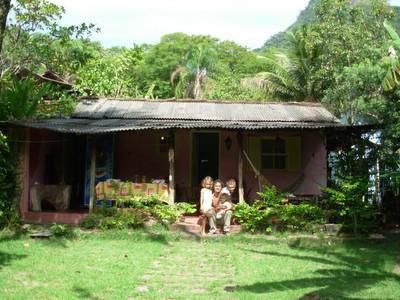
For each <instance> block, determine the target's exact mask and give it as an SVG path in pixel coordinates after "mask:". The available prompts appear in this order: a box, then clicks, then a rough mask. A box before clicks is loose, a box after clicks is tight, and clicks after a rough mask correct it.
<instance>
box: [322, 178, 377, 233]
mask: <svg viewBox="0 0 400 300" xmlns="http://www.w3.org/2000/svg"><path fill="white" fill-rule="evenodd" d="M367 191H368V182H366V181H365V180H364V179H363V178H360V177H346V178H342V179H339V180H338V181H337V185H336V187H335V188H325V189H324V192H325V193H326V194H327V198H328V206H330V208H331V209H332V210H335V211H337V214H338V216H337V217H338V220H339V222H340V223H341V224H343V225H344V228H345V229H350V230H352V231H353V233H354V234H358V233H359V232H368V231H371V230H373V229H375V228H376V227H377V220H376V218H375V216H376V215H377V208H376V207H375V206H373V205H372V204H370V203H368V201H366V200H365V197H364V196H365V195H366V193H367Z"/></svg>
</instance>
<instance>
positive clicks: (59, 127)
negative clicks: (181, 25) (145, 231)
mask: <svg viewBox="0 0 400 300" xmlns="http://www.w3.org/2000/svg"><path fill="white" fill-rule="evenodd" d="M8 123H9V124H12V125H17V126H24V127H30V128H36V129H46V130H51V131H56V132H62V133H74V134H104V133H115V132H121V131H135V130H165V129H226V130H265V129H325V128H341V127H344V125H342V124H340V123H323V122H262V121H227V120H157V119H78V118H71V119H45V120H26V121H8Z"/></svg>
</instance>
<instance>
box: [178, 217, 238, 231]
mask: <svg viewBox="0 0 400 300" xmlns="http://www.w3.org/2000/svg"><path fill="white" fill-rule="evenodd" d="M198 220H199V217H198V216H187V217H184V218H182V219H181V220H179V221H178V222H176V223H175V224H173V225H172V226H171V230H174V231H183V232H187V233H190V234H196V235H197V234H200V225H198V224H197V221H198ZM241 229H242V227H241V225H231V231H230V233H232V234H235V233H239V232H240V231H241Z"/></svg>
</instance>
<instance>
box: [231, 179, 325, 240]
mask: <svg viewBox="0 0 400 300" xmlns="http://www.w3.org/2000/svg"><path fill="white" fill-rule="evenodd" d="M258 195H259V199H258V200H256V201H255V202H254V203H253V204H252V205H249V204H247V203H241V204H238V205H236V207H235V210H234V212H233V216H234V217H235V219H236V220H238V221H239V223H240V224H242V225H243V226H244V227H245V229H246V230H249V231H251V232H255V231H260V232H269V231H271V230H272V228H282V229H289V228H290V229H293V230H309V229H312V226H313V225H315V224H321V223H324V222H325V213H324V211H323V210H322V209H321V208H319V207H317V206H315V205H312V204H300V205H294V204H288V203H287V200H286V198H285V196H284V195H283V194H282V193H280V192H279V190H278V189H277V188H276V187H275V186H269V187H268V186H266V187H264V190H263V191H262V192H260V193H258Z"/></svg>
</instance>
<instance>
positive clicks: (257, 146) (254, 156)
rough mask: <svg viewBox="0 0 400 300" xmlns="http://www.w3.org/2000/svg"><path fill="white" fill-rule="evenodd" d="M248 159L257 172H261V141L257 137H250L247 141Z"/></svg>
mask: <svg viewBox="0 0 400 300" xmlns="http://www.w3.org/2000/svg"><path fill="white" fill-rule="evenodd" d="M248 146H249V147H248V151H249V153H248V154H249V157H250V160H251V161H252V163H253V164H254V166H255V167H256V168H257V170H258V171H260V170H261V139H260V137H259V136H250V137H249V139H248Z"/></svg>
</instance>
